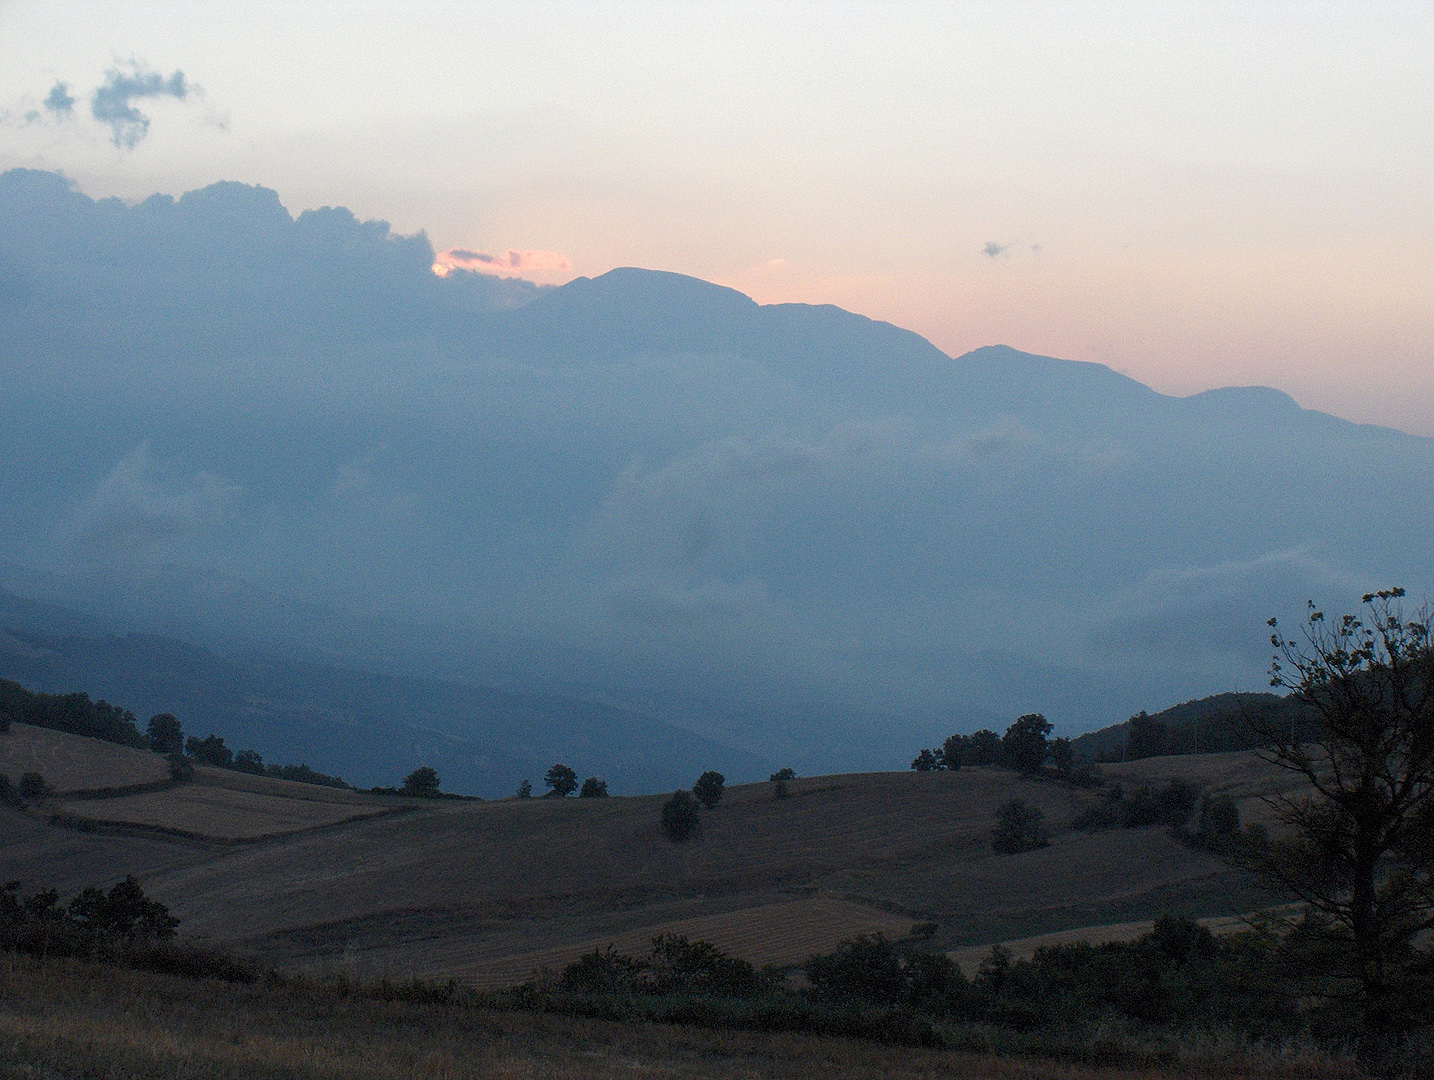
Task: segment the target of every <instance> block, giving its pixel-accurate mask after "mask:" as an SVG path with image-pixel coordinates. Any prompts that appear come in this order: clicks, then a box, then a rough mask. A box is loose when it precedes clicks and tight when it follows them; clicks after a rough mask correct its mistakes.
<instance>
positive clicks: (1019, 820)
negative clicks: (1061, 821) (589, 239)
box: [991, 799, 1049, 855]
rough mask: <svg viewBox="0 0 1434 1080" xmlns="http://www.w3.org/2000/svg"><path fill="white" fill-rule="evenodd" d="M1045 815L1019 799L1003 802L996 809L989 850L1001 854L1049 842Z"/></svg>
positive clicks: (1014, 852)
mask: <svg viewBox="0 0 1434 1080" xmlns="http://www.w3.org/2000/svg"><path fill="white" fill-rule="evenodd" d="M1045 821H1046V816H1045V814H1043V813H1041V812H1040V810H1038V809H1036V808H1035V807H1034V806H1027V805H1026V804H1025V803H1024V802H1022V801H1021V800H1020V799H1012V800H1011V801H1010V802H1005V803H1002V804H1001V805H1000V807H999V808H998V809H997V810H996V827H995V828H994V829H992V830H991V850H992V851H995V852H998V853H1000V854H1002V855H1014V854H1016V853H1017V852H1021V851H1034V850H1035V849H1036V848H1043V847H1045V846H1046V845H1047V843H1049V840H1048V839H1047V835H1046V826H1045Z"/></svg>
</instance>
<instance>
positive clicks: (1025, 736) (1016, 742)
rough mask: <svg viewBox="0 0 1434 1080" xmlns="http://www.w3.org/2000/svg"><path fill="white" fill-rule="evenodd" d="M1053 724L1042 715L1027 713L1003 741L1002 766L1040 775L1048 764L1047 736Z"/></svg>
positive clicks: (1018, 720)
mask: <svg viewBox="0 0 1434 1080" xmlns="http://www.w3.org/2000/svg"><path fill="white" fill-rule="evenodd" d="M1050 733H1051V724H1050V721H1049V720H1047V719H1046V718H1045V717H1044V716H1042V715H1041V714H1040V713H1027V714H1026V715H1025V716H1022V717H1020V718H1018V719H1017V720H1016V722H1015V723H1014V724H1012V725H1011V726H1010V727H1008V728H1007V729H1006V734H1005V737H1004V738H1002V739H1001V764H1002V765H1005V766H1006V768H1008V769H1016V770H1017V771H1019V772H1023V773H1038V772H1040V771H1041V769H1043V768H1044V767H1045V763H1046V750H1047V747H1046V736H1047V735H1049V734H1050Z"/></svg>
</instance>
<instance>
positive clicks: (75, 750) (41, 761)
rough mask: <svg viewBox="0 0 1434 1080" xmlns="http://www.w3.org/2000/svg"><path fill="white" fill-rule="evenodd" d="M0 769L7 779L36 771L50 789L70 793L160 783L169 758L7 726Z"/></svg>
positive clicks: (1, 742) (24, 726)
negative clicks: (8, 728)
mask: <svg viewBox="0 0 1434 1080" xmlns="http://www.w3.org/2000/svg"><path fill="white" fill-rule="evenodd" d="M0 772H3V773H5V774H6V775H7V776H9V777H10V779H11V781H18V780H19V779H20V777H21V776H23V775H24V774H25V773H27V772H37V773H39V774H40V775H41V776H43V777H44V778H45V783H47V784H49V785H50V787H51V788H52V789H53V790H55V791H57V792H62V793H74V792H83V791H97V790H105V789H115V788H128V787H139V786H142V785H146V784H156V783H162V782H164V781H166V780H168V779H169V762H168V761H166V760H165V759H164V758H162V757H160V756H159V755H158V754H151V753H150V752H149V751H147V750H133V749H131V748H130V747H128V746H118V745H116V744H115V743H110V742H102V741H101V740H99V739H86V738H83V737H82V736H79V735H69V734H66V733H65V732H62V731H50V730H48V729H46V728H38V727H31V726H30V725H29V724H11V725H10V730H9V732H8V733H7V734H4V735H0Z"/></svg>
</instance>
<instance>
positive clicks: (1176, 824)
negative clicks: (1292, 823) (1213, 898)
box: [1071, 777, 1238, 834]
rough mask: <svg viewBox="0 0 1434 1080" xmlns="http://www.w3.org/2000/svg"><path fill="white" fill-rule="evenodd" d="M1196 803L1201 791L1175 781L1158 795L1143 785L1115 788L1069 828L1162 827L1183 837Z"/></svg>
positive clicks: (1078, 816)
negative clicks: (1127, 790) (1129, 788)
mask: <svg viewBox="0 0 1434 1080" xmlns="http://www.w3.org/2000/svg"><path fill="white" fill-rule="evenodd" d="M1199 799H1200V789H1199V788H1197V787H1195V786H1194V785H1192V784H1189V783H1187V782H1186V781H1184V780H1181V779H1179V778H1178V777H1177V778H1176V779H1174V780H1172V781H1170V783H1169V784H1168V785H1166V786H1165V787H1163V788H1161V789H1160V790H1158V791H1157V790H1155V789H1154V788H1151V787H1150V786H1149V785H1146V786H1143V787H1140V788H1137V789H1136V790H1135V791H1132V792H1129V793H1127V792H1126V791H1125V789H1124V788H1123V787H1122V786H1121V785H1119V784H1116V785H1115V786H1114V787H1112V788H1111V789H1110V790H1109V791H1107V792H1106V794H1105V797H1104V798H1103V799H1101V800H1100V801H1099V802H1098V803H1096V804H1095V805H1094V806H1088V807H1086V808H1085V809H1084V810H1082V811H1081V812H1080V813H1078V814H1077V815H1076V816H1075V818H1074V820H1073V821H1072V822H1071V824H1072V825H1074V826H1075V827H1076V828H1077V829H1089V830H1098V829H1116V828H1120V829H1146V828H1150V827H1152V826H1155V825H1163V826H1165V827H1166V828H1168V829H1170V830H1172V831H1174V832H1176V833H1177V834H1183V833H1184V830H1185V825H1186V823H1187V822H1188V821H1189V820H1190V815H1191V814H1192V813H1194V811H1195V806H1196V804H1197V802H1198V801H1199ZM1227 801H1228V800H1227ZM1231 805H1232V806H1233V804H1231ZM1236 816H1237V817H1238V813H1237V814H1236Z"/></svg>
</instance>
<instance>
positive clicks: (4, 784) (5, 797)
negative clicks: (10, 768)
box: [0, 772, 25, 810]
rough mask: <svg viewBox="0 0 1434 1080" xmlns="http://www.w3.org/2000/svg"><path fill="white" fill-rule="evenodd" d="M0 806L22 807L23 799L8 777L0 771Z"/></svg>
mask: <svg viewBox="0 0 1434 1080" xmlns="http://www.w3.org/2000/svg"><path fill="white" fill-rule="evenodd" d="M0 806H9V807H13V808H14V809H16V810H20V809H23V808H24V806H25V800H24V799H22V798H20V793H19V792H18V791H16V790H15V787H14V785H12V784H11V783H10V778H9V777H8V776H6V775H5V774H4V773H2V772H0Z"/></svg>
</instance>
